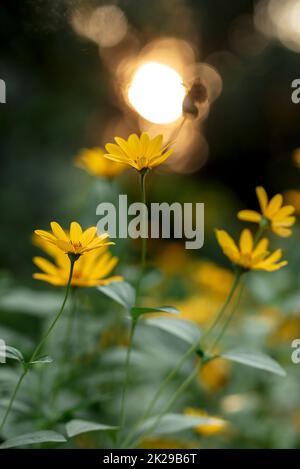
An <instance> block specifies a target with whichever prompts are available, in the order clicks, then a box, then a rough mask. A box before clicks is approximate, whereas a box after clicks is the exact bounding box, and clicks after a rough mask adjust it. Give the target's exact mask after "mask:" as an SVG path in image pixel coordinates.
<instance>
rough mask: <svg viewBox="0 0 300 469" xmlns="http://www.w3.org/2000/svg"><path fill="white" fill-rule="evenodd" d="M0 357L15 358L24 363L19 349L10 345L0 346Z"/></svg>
mask: <svg viewBox="0 0 300 469" xmlns="http://www.w3.org/2000/svg"><path fill="white" fill-rule="evenodd" d="M0 358H11V359H12V360H17V361H18V362H20V363H24V357H23V354H22V352H20V350H18V349H16V348H15V347H11V346H10V345H5V346H4V347H1V348H0Z"/></svg>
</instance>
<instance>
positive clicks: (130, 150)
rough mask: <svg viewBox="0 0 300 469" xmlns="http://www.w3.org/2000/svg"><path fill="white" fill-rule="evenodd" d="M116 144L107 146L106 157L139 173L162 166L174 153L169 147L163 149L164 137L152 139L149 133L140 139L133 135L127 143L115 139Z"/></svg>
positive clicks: (118, 138)
mask: <svg viewBox="0 0 300 469" xmlns="http://www.w3.org/2000/svg"><path fill="white" fill-rule="evenodd" d="M115 142H116V143H108V144H107V145H105V148H106V151H107V153H106V154H105V155H104V156H105V157H106V158H108V159H110V160H112V161H116V162H118V163H123V164H127V165H129V166H132V167H133V168H135V169H136V170H137V171H142V170H145V169H152V168H154V167H155V166H158V165H160V164H161V163H163V162H164V161H165V160H166V159H167V158H168V157H169V156H170V155H171V153H172V151H173V150H168V149H167V148H168V146H166V147H162V143H163V136H162V135H157V136H156V137H155V138H153V139H150V137H149V135H148V133H147V132H143V133H142V135H141V136H140V137H138V136H137V135H136V134H131V135H130V137H129V138H128V140H127V141H126V140H124V139H123V138H121V137H115Z"/></svg>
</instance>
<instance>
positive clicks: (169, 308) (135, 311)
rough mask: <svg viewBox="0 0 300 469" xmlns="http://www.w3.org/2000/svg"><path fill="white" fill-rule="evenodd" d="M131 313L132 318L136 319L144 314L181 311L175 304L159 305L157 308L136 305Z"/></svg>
mask: <svg viewBox="0 0 300 469" xmlns="http://www.w3.org/2000/svg"><path fill="white" fill-rule="evenodd" d="M130 313H131V316H132V318H133V319H134V320H137V319H138V318H139V317H140V316H142V315H143V314H151V313H170V314H179V311H178V309H176V308H174V307H173V306H158V307H157V308H140V307H136V306H135V307H133V308H131V311H130Z"/></svg>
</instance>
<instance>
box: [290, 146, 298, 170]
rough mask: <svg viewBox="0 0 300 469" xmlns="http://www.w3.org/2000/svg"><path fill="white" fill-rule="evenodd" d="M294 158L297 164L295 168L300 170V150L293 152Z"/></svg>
mask: <svg viewBox="0 0 300 469" xmlns="http://www.w3.org/2000/svg"><path fill="white" fill-rule="evenodd" d="M292 158H293V161H294V163H295V166H297V168H300V148H296V149H295V150H294V151H293V155H292Z"/></svg>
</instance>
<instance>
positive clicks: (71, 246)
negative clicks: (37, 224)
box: [34, 221, 114, 257]
mask: <svg viewBox="0 0 300 469" xmlns="http://www.w3.org/2000/svg"><path fill="white" fill-rule="evenodd" d="M50 225H51V229H52V233H50V232H49V231H44V230H35V231H34V232H35V234H37V235H38V236H40V237H41V238H43V239H44V240H46V241H48V243H51V244H53V245H54V246H57V247H58V248H59V249H61V250H62V251H63V252H64V253H66V254H69V255H74V256H76V257H79V256H81V255H82V254H84V253H86V252H89V251H92V250H93V249H98V248H101V247H103V246H108V245H109V244H114V243H112V242H108V241H106V240H107V239H108V234H107V233H103V234H102V235H100V236H98V235H97V228H96V227H95V226H92V227H90V228H88V229H87V230H85V231H82V228H81V226H80V225H79V223H77V222H76V221H73V222H72V223H71V225H70V231H69V233H67V232H66V231H64V230H63V229H62V227H61V226H60V225H59V224H58V223H56V222H55V221H53V222H51V224H50Z"/></svg>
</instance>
